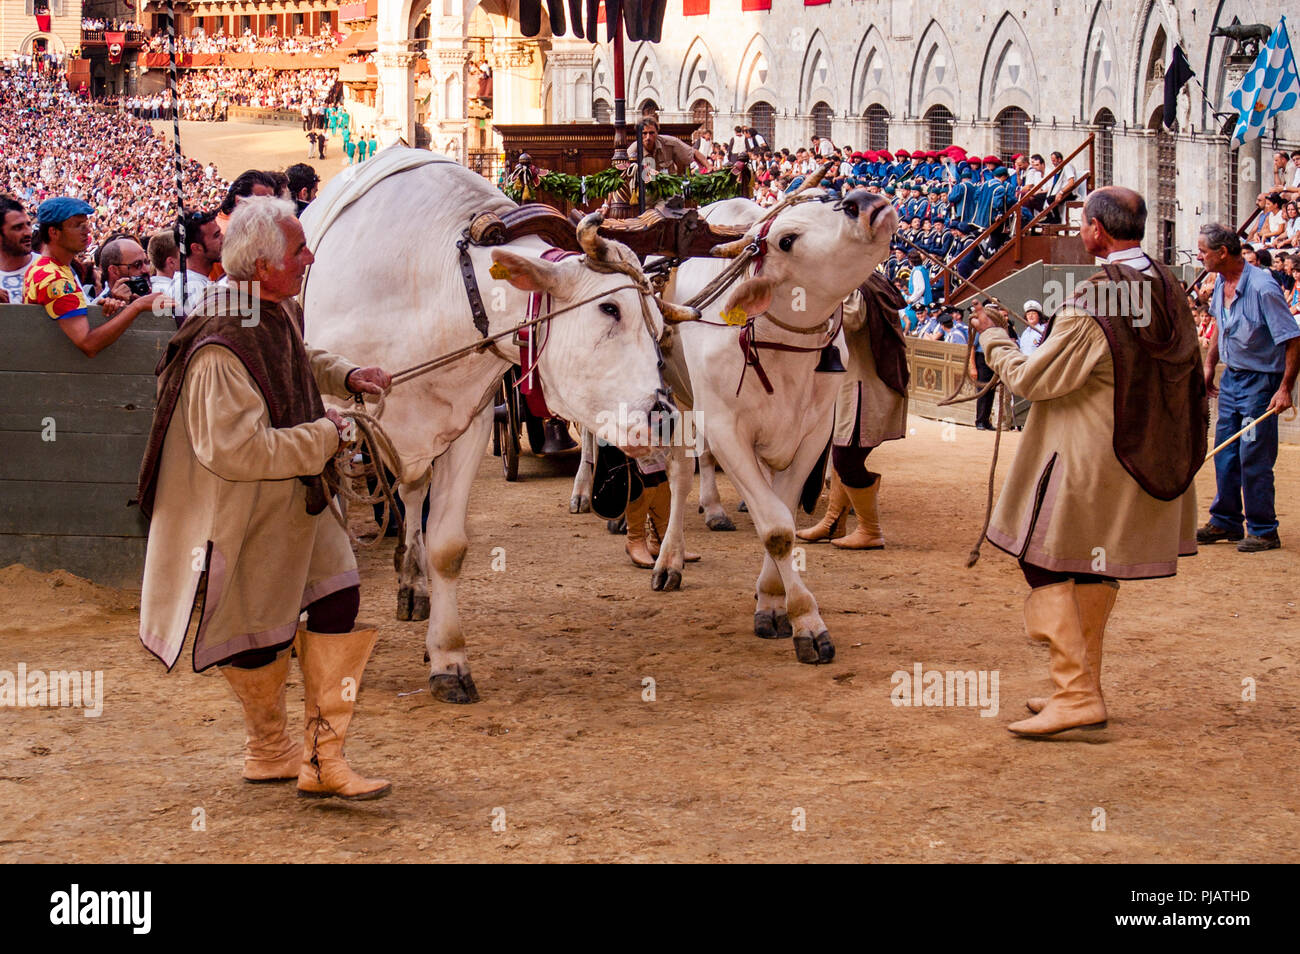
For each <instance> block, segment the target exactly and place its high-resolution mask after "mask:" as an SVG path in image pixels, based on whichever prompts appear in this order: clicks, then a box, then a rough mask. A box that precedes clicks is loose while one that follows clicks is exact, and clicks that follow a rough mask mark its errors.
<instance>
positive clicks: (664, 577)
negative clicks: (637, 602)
mask: <svg viewBox="0 0 1300 954" xmlns="http://www.w3.org/2000/svg"><path fill="white" fill-rule="evenodd" d="M650 588H651V589H652V590H657V591H659V592H661V593H670V592H672V591H673V590H680V589H681V588H682V571H681V570H674V569H673V568H672V567H668V568H667V569H664V570H655V571H654V573H653V574H651V576H650Z"/></svg>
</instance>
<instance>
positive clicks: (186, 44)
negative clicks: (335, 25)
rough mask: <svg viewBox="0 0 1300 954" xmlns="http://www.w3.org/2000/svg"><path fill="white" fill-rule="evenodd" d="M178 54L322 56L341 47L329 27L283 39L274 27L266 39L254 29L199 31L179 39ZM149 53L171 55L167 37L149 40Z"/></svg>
mask: <svg viewBox="0 0 1300 954" xmlns="http://www.w3.org/2000/svg"><path fill="white" fill-rule="evenodd" d="M176 39H177V52H178V53H321V52H324V51H326V50H332V49H334V48H335V47H336V46H338V45H339V35H338V34H337V33H334V32H333V31H332V30H330V28H329V27H328V26H326V27H322V28H321V31H320V33H318V34H316V35H314V36H313V35H311V34H309V33H304V32H302V28H301V27H299V29H298V32H297V33H295V34H294V35H293V36H280V35H279V34H278V32H277V31H276V30H275V28H274V27H272V28H271V31H270V32H269V33H267V34H265V35H263V36H258V35H257V34H256V33H254V32H253V31H252V30H245V31H244V32H243V33H242V34H240V35H235V34H233V33H227V32H225V30H224V29H218V30H217V32H216V33H213V34H212V35H211V36H209V35H207V34H206V33H205V32H204V31H203V30H201V29H199V30H196V31H195V32H194V34H193V35H191V36H181V37H177V38H176ZM149 52H151V53H166V52H167V34H166V33H165V32H160V33H156V34H154V35H153V36H152V37H151V38H150V40H149Z"/></svg>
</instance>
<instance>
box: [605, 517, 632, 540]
mask: <svg viewBox="0 0 1300 954" xmlns="http://www.w3.org/2000/svg"><path fill="white" fill-rule="evenodd" d="M605 529H606V530H608V531H609V532H610V533H614V534H618V535H619V536H622V535H623V534H625V533H627V517H619V518H618V519H617V520H606V521H605Z"/></svg>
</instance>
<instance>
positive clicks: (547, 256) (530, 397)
mask: <svg viewBox="0 0 1300 954" xmlns="http://www.w3.org/2000/svg"><path fill="white" fill-rule="evenodd" d="M581 254H582V253H581V252H570V251H567V250H565V249H562V248H550V249H547V250H546V251H545V252H543V253H542V261H544V262H559V261H562V260H564V259H566V258H571V257H572V256H574V255H581ZM544 297H545V298H546V302H545V304H544V305H543V302H542V298H543V296H542V295H541V294H539V293H537V292H529V293H528V320H529V321H533V320H536V319H537V318H539V317H540V316H541V313H542V308H543V307H545V308H546V310H547V311H550V310H551V296H550V295H549V294H548V295H546V296H544ZM534 327H541V326H540V325H535V326H530V327H528V328H520V329H519V332H518V334H519V340H520V341H521V342H522V343H523V351H522V354H521V358H522V361H521V363H522V372H523V373H522V374H520V375H519V382H518V388H519V393H521V394H523V395H524V397H525V398H526V399H527V401H528V407H529V409H530V410H531V411H532V412H533V413H534V414H537V415H539V416H541V417H550V416H551V412H550V409H549V408H547V407H546V398H545V396H544V395H543V394H542V383H541V382H540V381H534V379H533V372H534V371H536V370H537V363H538V362H539V361H540V360H541V358H542V349H543V348H545V347H546V342H547V341H550V340H551V336H550V335H547V336H546V339H545V340H544V341H542V342H541V344H539V345H538V346H537V350H536V351H534V350H533V336H532V331H533V328H534Z"/></svg>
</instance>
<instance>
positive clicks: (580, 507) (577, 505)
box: [569, 497, 591, 513]
mask: <svg viewBox="0 0 1300 954" xmlns="http://www.w3.org/2000/svg"><path fill="white" fill-rule="evenodd" d="M569 513H591V498H590V497H570V498H569Z"/></svg>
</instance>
